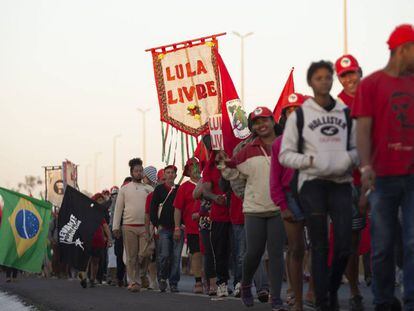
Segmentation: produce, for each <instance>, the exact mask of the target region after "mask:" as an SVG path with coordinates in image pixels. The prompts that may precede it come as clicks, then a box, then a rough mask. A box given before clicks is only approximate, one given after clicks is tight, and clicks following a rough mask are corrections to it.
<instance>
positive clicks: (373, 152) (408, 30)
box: [352, 24, 414, 310]
mask: <svg viewBox="0 0 414 311" xmlns="http://www.w3.org/2000/svg"><path fill="white" fill-rule="evenodd" d="M387 43H388V46H389V49H390V58H389V61H388V64H387V65H386V67H385V68H384V69H382V70H379V71H376V72H374V73H373V74H371V75H369V76H368V77H366V78H365V79H363V80H362V81H361V84H360V86H359V89H358V92H357V95H356V97H355V102H354V107H353V110H352V114H353V116H354V117H355V118H357V147H358V153H359V156H360V159H361V168H360V171H361V174H362V176H361V181H362V196H361V200H363V199H365V196H368V199H369V202H370V205H371V213H372V216H371V252H372V272H373V283H372V291H373V294H374V304H375V305H376V310H394V309H396V308H397V307H398V304H399V301H398V300H397V299H396V298H395V297H394V290H395V288H394V287H395V286H394V285H395V265H394V255H393V250H394V244H395V242H396V241H395V237H396V227H397V222H398V211H399V208H400V207H401V211H402V235H403V243H404V267H403V270H404V310H413V309H414V26H413V25H408V24H406V25H400V26H398V27H397V28H396V29H395V30H394V31H393V32H392V34H391V36H390V38H389V40H388V42H387Z"/></svg>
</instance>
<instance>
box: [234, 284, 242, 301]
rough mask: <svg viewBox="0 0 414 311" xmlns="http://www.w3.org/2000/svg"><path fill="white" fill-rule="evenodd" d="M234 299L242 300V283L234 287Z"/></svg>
mask: <svg viewBox="0 0 414 311" xmlns="http://www.w3.org/2000/svg"><path fill="white" fill-rule="evenodd" d="M233 294H234V297H236V298H240V296H241V283H240V282H239V283H237V284H236V286H234V293H233Z"/></svg>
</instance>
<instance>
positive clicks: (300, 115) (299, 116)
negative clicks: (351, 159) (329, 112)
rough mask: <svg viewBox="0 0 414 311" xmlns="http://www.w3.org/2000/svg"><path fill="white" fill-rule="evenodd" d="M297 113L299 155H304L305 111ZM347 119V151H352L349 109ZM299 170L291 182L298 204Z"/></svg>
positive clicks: (346, 110) (299, 110)
mask: <svg viewBox="0 0 414 311" xmlns="http://www.w3.org/2000/svg"><path fill="white" fill-rule="evenodd" d="M295 113H296V127H297V128H298V153H302V154H303V126H304V117H303V109H302V107H298V109H296V110H295ZM344 114H345V119H346V129H347V141H346V150H349V149H351V147H350V137H351V130H352V119H351V111H350V110H349V108H345V109H344ZM298 184H299V170H295V173H294V175H293V177H292V180H291V181H290V184H289V186H290V190H291V193H292V195H293V197H294V198H295V200H296V202H297V203H298V204H299V190H298Z"/></svg>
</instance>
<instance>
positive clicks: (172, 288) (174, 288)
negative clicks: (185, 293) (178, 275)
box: [170, 285, 180, 293]
mask: <svg viewBox="0 0 414 311" xmlns="http://www.w3.org/2000/svg"><path fill="white" fill-rule="evenodd" d="M170 292H171V293H179V292H180V291H179V290H178V288H177V285H170Z"/></svg>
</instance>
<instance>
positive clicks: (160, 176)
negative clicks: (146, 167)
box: [157, 168, 164, 180]
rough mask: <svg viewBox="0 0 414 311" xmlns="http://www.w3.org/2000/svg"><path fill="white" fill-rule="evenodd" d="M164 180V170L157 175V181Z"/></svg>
mask: <svg viewBox="0 0 414 311" xmlns="http://www.w3.org/2000/svg"><path fill="white" fill-rule="evenodd" d="M163 178H164V169H163V168H162V169H160V170H159V171H158V173H157V180H161V179H163Z"/></svg>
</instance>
